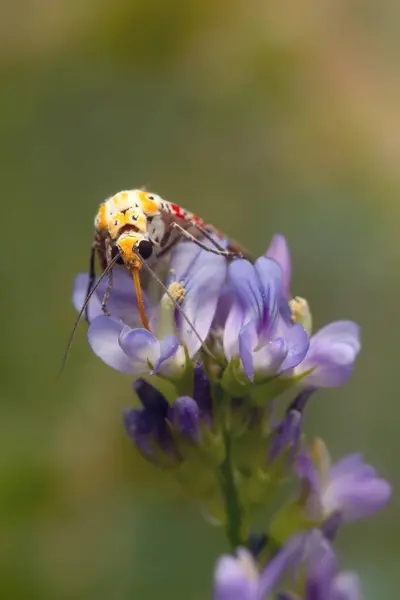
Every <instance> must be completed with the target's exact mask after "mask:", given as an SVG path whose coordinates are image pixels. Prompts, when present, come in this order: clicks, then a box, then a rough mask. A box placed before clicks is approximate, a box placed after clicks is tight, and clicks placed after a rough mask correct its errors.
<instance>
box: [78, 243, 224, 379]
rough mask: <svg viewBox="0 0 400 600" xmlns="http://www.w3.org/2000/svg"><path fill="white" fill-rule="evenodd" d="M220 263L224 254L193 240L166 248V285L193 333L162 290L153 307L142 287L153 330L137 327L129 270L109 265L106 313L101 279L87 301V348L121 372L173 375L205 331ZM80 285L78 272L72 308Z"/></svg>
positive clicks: (82, 285)
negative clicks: (112, 268) (111, 278)
mask: <svg viewBox="0 0 400 600" xmlns="http://www.w3.org/2000/svg"><path fill="white" fill-rule="evenodd" d="M226 269H227V266H226V260H225V258H224V257H222V256H215V255H214V254H210V253H208V252H206V251H205V250H202V249H201V248H199V246H197V245H196V244H193V243H187V242H183V243H180V244H178V245H177V246H176V248H175V249H174V250H173V252H172V256H171V261H170V271H169V276H168V280H167V285H168V287H169V290H170V293H171V294H172V295H173V296H174V297H175V298H176V300H177V301H178V302H179V303H180V306H181V308H182V310H183V311H184V312H185V314H186V316H187V318H188V320H189V321H190V322H191V323H192V324H193V326H194V328H195V329H196V332H197V334H195V332H194V330H193V327H191V326H190V325H189V324H188V323H187V321H186V320H184V319H183V318H182V315H181V314H180V313H179V312H178V311H177V310H176V308H175V305H174V304H173V303H172V302H171V300H170V298H169V297H168V296H167V295H165V296H164V297H163V298H162V300H161V303H160V307H157V306H151V305H150V303H149V301H148V299H147V297H146V295H145V293H143V296H144V301H145V305H146V310H147V311H148V314H149V316H150V319H149V320H150V327H151V328H152V330H153V331H157V335H154V334H153V333H151V332H149V331H147V330H145V329H143V328H141V327H140V318H139V312H138V309H137V302H136V298H135V294H134V288H133V283H132V281H131V280H130V276H129V273H128V272H127V270H126V269H115V273H114V282H113V289H112V292H111V296H110V300H109V303H108V310H109V312H110V315H111V316H110V317H107V316H105V315H103V314H102V313H101V306H100V305H101V298H102V296H103V294H104V291H105V285H106V284H105V283H104V282H103V283H102V284H101V285H100V286H99V289H98V290H97V292H96V293H95V294H94V297H93V299H92V300H91V302H90V303H89V321H90V326H89V330H88V340H89V344H90V346H91V348H92V350H93V351H94V353H95V354H96V355H97V356H99V357H100V358H101V359H102V360H103V361H104V362H105V363H107V364H108V365H110V366H111V367H113V368H114V369H117V370H118V371H121V372H123V373H131V374H136V375H140V374H143V373H146V372H150V373H161V374H163V375H165V376H170V377H175V376H178V375H179V374H180V373H181V372H182V371H183V369H184V366H185V362H186V354H185V348H186V349H187V352H188V355H189V357H191V358H192V357H193V356H194V355H195V354H196V353H197V351H198V350H199V348H200V347H201V344H202V341H201V340H205V339H206V337H207V335H208V332H209V329H210V326H211V323H212V320H213V317H214V313H215V310H216V307H217V303H218V298H219V295H220V293H221V289H222V286H223V284H224V281H225V277H226ZM128 282H129V287H128ZM86 287H87V277H85V276H83V275H79V276H78V277H77V278H76V280H75V289H74V295H73V299H74V303H75V306H76V307H77V308H78V309H79V308H80V307H81V306H82V303H83V300H84V297H85V294H86ZM199 338H200V339H199Z"/></svg>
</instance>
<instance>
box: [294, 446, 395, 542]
mask: <svg viewBox="0 0 400 600" xmlns="http://www.w3.org/2000/svg"><path fill="white" fill-rule="evenodd" d="M296 471H297V475H298V477H299V478H300V480H301V482H302V488H303V491H306V496H305V498H304V509H305V513H306V515H307V517H308V518H309V519H310V520H311V521H313V522H315V521H320V522H324V521H325V522H327V523H328V529H329V530H331V532H330V537H331V536H332V534H334V533H335V531H334V529H335V527H332V525H333V524H335V525H336V527H337V525H338V524H339V522H341V521H354V520H356V519H361V518H364V517H367V516H369V515H371V514H373V513H374V512H376V511H378V510H380V509H381V508H383V507H384V506H385V505H386V504H387V503H388V501H389V499H390V496H391V486H390V484H389V483H388V482H387V481H386V480H385V479H382V478H380V477H379V476H378V475H377V473H376V471H375V469H373V468H372V467H371V466H370V465H367V464H366V463H365V462H364V460H363V458H362V456H361V455H360V454H350V455H349V456H346V457H344V458H343V459H342V460H340V461H338V462H337V463H335V464H333V465H331V463H330V457H329V454H328V452H327V450H326V447H325V445H324V443H323V442H322V440H316V442H315V443H314V445H313V447H312V449H311V452H310V454H309V453H307V452H305V451H302V452H301V453H300V454H299V456H298V458H297V462H296ZM332 519H333V521H332Z"/></svg>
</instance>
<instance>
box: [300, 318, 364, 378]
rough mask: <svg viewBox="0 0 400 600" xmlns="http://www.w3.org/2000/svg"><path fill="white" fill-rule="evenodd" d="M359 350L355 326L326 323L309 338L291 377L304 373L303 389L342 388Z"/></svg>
mask: <svg viewBox="0 0 400 600" xmlns="http://www.w3.org/2000/svg"><path fill="white" fill-rule="evenodd" d="M360 347H361V343H360V328H359V326H358V325H357V324H356V323H353V322H352V321H335V322H334V323H330V324H329V325H326V326H325V327H323V328H322V329H320V330H319V331H317V333H316V334H315V335H313V336H312V337H311V340H310V347H309V350H308V352H307V354H306V356H305V358H304V360H303V361H302V362H301V363H300V364H299V365H297V366H296V368H295V369H294V375H301V374H305V373H307V374H306V375H305V377H304V378H303V379H302V380H301V385H303V386H314V387H337V386H340V385H343V383H345V382H346V381H347V379H348V378H349V377H350V375H351V372H352V370H353V367H354V361H355V359H356V357H357V354H358V353H359V351H360ZM309 371H310V372H309Z"/></svg>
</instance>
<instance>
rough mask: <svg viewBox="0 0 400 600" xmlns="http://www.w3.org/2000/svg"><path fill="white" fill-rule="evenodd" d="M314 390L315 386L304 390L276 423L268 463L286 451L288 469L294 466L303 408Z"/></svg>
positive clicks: (298, 444)
mask: <svg viewBox="0 0 400 600" xmlns="http://www.w3.org/2000/svg"><path fill="white" fill-rule="evenodd" d="M314 391H315V390H314V389H313V388H309V389H306V390H303V391H302V392H301V393H300V394H299V395H298V396H297V397H296V398H295V400H294V401H293V402H292V403H291V404H290V406H289V408H288V409H287V411H286V415H285V417H284V418H283V419H282V421H281V422H280V423H278V424H277V425H276V427H275V429H274V431H273V433H272V436H271V443H270V447H269V451H268V459H267V461H268V463H270V464H271V463H272V462H274V461H275V460H277V459H278V457H280V456H281V455H282V454H283V453H285V454H286V458H287V461H286V462H287V464H286V470H288V469H289V468H290V467H291V466H292V463H293V460H294V458H295V456H296V454H297V452H298V450H299V446H300V437H301V425H302V420H303V410H304V408H305V406H306V404H307V402H308V399H309V398H310V396H311V394H313V392H314Z"/></svg>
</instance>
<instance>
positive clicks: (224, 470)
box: [220, 427, 246, 550]
mask: <svg viewBox="0 0 400 600" xmlns="http://www.w3.org/2000/svg"><path fill="white" fill-rule="evenodd" d="M224 443H225V452H226V456H225V460H224V462H223V463H222V464H221V467H220V482H221V488H222V494H223V496H224V500H225V509H226V535H227V537H228V540H229V543H230V544H231V546H232V549H233V550H235V549H236V548H237V547H238V546H243V545H245V543H246V542H245V540H244V539H243V532H242V519H243V510H242V507H241V505H240V501H239V497H238V493H237V489H236V484H235V479H234V474H233V464H232V447H231V446H232V443H231V437H230V434H229V430H228V428H227V427H226V428H225V429H224Z"/></svg>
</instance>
